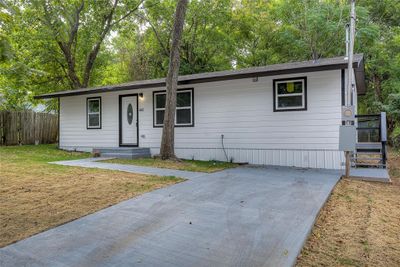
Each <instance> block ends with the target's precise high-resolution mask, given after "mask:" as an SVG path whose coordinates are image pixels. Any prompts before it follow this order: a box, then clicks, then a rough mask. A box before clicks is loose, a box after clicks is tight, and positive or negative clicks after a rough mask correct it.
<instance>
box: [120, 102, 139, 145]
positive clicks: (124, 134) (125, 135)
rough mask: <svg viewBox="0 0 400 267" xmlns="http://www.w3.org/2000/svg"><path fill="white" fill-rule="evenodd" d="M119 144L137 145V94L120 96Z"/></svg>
mask: <svg viewBox="0 0 400 267" xmlns="http://www.w3.org/2000/svg"><path fill="white" fill-rule="evenodd" d="M119 108H120V113H119V114H120V122H119V123H120V145H126V146H137V145H138V142H137V138H138V129H137V127H138V118H137V114H138V113H137V95H134V96H121V101H120V107H119Z"/></svg>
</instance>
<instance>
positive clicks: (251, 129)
mask: <svg viewBox="0 0 400 267" xmlns="http://www.w3.org/2000/svg"><path fill="white" fill-rule="evenodd" d="M353 66H354V75H355V80H356V91H355V92H353V102H354V105H356V104H357V94H364V93H365V78H364V62H363V55H361V54H358V55H355V56H354V62H353ZM346 69H347V59H346V58H344V57H336V58H328V59H319V60H317V61H305V62H294V63H287V64H277V65H270V66H265V67H253V68H247V69H240V70H230V71H218V72H210V73H201V74H194V75H185V76H180V77H179V83H178V88H179V89H178V93H177V99H178V101H177V111H176V130H175V147H176V150H175V152H176V154H177V156H178V157H181V158H186V159H200V160H223V161H226V160H228V161H233V162H247V163H251V164H262V165H281V166H296V167H306V168H327V169H340V168H343V164H344V163H343V162H344V154H343V152H341V151H339V126H340V125H342V119H341V108H342V106H343V105H344V97H345V96H344V92H345V85H346V74H347V72H346ZM36 98H38V99H43V98H58V99H59V107H60V109H59V133H60V134H59V147H60V148H61V149H67V150H77V151H92V149H94V148H119V147H139V148H148V149H150V152H151V154H152V155H154V154H158V153H159V148H160V142H161V133H162V125H163V116H164V108H165V79H153V80H144V81H134V82H129V83H124V84H119V85H112V86H102V87H96V88H84V89H77V90H69V91H61V92H55V93H50V94H44V95H40V96H37V97H36Z"/></svg>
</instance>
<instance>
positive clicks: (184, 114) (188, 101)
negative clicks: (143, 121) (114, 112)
mask: <svg viewBox="0 0 400 267" xmlns="http://www.w3.org/2000/svg"><path fill="white" fill-rule="evenodd" d="M165 101H166V92H165V91H163V92H154V93H153V107H154V111H153V112H154V113H153V114H154V122H153V123H154V127H162V126H163V123H164V113H165ZM193 125H194V124H193V89H187V90H179V91H178V92H177V93H176V112H175V126H181V127H184V126H193Z"/></svg>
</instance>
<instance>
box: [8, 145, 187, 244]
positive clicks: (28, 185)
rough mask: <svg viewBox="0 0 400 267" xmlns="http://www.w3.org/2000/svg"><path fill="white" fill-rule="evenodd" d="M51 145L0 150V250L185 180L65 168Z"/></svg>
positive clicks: (62, 154)
mask: <svg viewBox="0 0 400 267" xmlns="http://www.w3.org/2000/svg"><path fill="white" fill-rule="evenodd" d="M85 157H90V154H88V153H76V152H66V151H61V150H58V149H56V146H54V145H39V146H14V147H0V203H1V204H0V247H3V246H6V245H8V244H10V243H13V242H15V241H18V240H21V239H24V238H26V237H29V236H31V235H33V234H36V233H39V232H42V231H44V230H47V229H49V228H52V227H54V226H57V225H60V224H63V223H66V222H68V221H71V220H74V219H77V218H79V217H82V216H84V215H87V214H90V213H93V212H95V211H97V210H100V209H103V208H105V207H108V206H111V205H114V204H116V203H118V202H121V201H123V200H126V199H129V198H132V197H134V196H137V195H140V194H142V193H145V192H148V191H151V190H154V189H157V188H161V187H164V186H167V185H171V184H174V183H177V182H180V181H183V179H180V178H176V177H158V176H152V175H142V174H132V173H125V172H118V171H108V170H100V169H88V168H79V167H67V166H60V165H54V164H48V163H47V162H51V161H58V160H70V159H79V158H85Z"/></svg>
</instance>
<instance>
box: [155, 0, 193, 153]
mask: <svg viewBox="0 0 400 267" xmlns="http://www.w3.org/2000/svg"><path fill="white" fill-rule="evenodd" d="M187 4H188V0H179V1H178V4H177V5H176V12H175V19H174V29H173V32H172V43H171V51H170V56H169V68H168V75H167V79H166V83H167V96H166V102H165V114H164V127H163V133H162V140H161V149H160V155H161V158H162V159H175V158H176V157H175V142H174V141H175V140H174V139H175V134H174V129H175V111H176V89H177V87H178V73H179V65H180V56H179V49H180V43H181V39H182V32H183V25H184V23H185V15H186V7H187Z"/></svg>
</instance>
